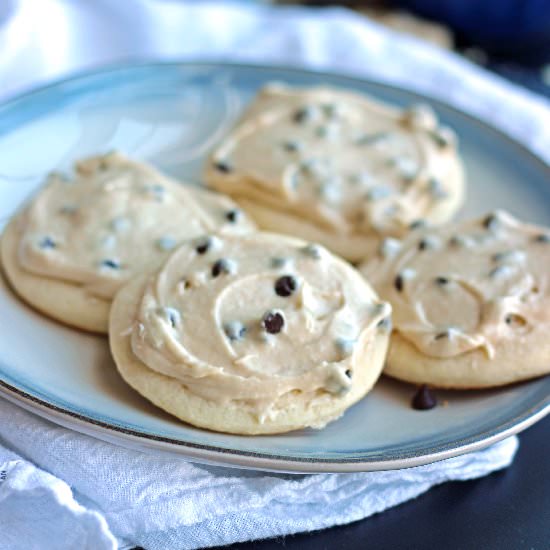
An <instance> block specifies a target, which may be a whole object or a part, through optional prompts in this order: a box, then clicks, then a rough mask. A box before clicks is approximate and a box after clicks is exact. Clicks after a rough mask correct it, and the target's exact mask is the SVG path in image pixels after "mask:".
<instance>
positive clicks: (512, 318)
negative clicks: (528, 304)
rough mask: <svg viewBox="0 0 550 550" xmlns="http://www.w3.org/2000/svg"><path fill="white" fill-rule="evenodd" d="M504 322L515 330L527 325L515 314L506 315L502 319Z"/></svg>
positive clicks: (522, 318)
mask: <svg viewBox="0 0 550 550" xmlns="http://www.w3.org/2000/svg"><path fill="white" fill-rule="evenodd" d="M504 321H505V323H506V324H507V325H513V326H514V327H515V328H521V327H524V326H525V325H526V324H527V321H526V319H525V318H524V317H522V316H521V315H517V314H516V313H508V315H506V317H505V318H504Z"/></svg>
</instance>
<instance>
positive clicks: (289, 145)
mask: <svg viewBox="0 0 550 550" xmlns="http://www.w3.org/2000/svg"><path fill="white" fill-rule="evenodd" d="M283 149H284V150H285V151H287V152H289V153H295V152H296V151H299V150H300V149H301V147H300V145H299V144H298V143H297V142H296V141H285V142H284V143H283Z"/></svg>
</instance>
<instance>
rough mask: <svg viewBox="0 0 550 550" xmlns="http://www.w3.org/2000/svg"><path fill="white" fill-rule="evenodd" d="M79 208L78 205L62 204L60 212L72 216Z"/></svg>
mask: <svg viewBox="0 0 550 550" xmlns="http://www.w3.org/2000/svg"><path fill="white" fill-rule="evenodd" d="M77 210H78V208H77V207H76V206H73V205H71V204H66V205H65V206H62V207H61V208H60V209H59V213H60V214H65V215H67V216H72V215H73V214H74V213H75V212H76V211H77Z"/></svg>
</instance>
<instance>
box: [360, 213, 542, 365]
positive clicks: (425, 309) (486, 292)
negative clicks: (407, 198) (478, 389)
mask: <svg viewBox="0 0 550 550" xmlns="http://www.w3.org/2000/svg"><path fill="white" fill-rule="evenodd" d="M362 271H363V273H364V274H365V276H367V277H368V279H369V281H371V283H372V284H373V286H374V288H375V289H376V290H377V291H378V292H379V293H380V295H381V296H382V298H383V299H385V300H388V301H389V302H391V304H392V306H393V311H394V313H393V321H394V330H395V331H396V332H397V333H399V334H400V335H401V336H402V337H403V338H404V339H406V340H407V341H408V342H410V343H412V344H413V345H414V346H415V347H416V348H417V349H418V350H419V351H421V352H422V353H424V354H425V355H428V356H431V357H441V358H443V357H445V358H449V357H455V356H458V355H461V354H463V353H466V352H469V351H472V350H475V349H477V348H479V349H483V350H485V352H486V355H487V357H488V358H494V357H495V355H496V354H497V351H498V349H499V346H500V344H502V343H503V342H505V341H510V340H515V341H517V345H518V354H520V352H519V350H520V349H521V347H522V346H527V347H528V346H537V342H539V343H540V342H542V341H544V339H546V338H548V331H549V330H550V284H549V283H550V230H548V229H545V228H541V227H536V226H532V225H526V224H523V223H521V222H519V221H517V220H516V219H514V218H513V217H512V216H510V215H509V214H507V213H505V212H502V211H497V212H495V213H493V214H490V215H487V216H486V217H484V218H482V219H477V220H473V221H468V222H461V223H457V224H453V225H449V226H446V227H444V228H439V229H437V230H436V229H433V230H430V229H424V230H421V231H417V232H414V233H413V234H411V236H410V237H408V238H407V239H406V240H404V241H403V242H398V241H394V240H391V239H386V240H385V241H383V242H382V243H381V245H380V249H379V252H378V257H377V258H374V259H372V260H371V261H369V262H368V263H366V264H365V265H364V266H363V267H362ZM525 349H527V348H525ZM520 355H521V354H520Z"/></svg>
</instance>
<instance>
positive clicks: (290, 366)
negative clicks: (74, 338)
mask: <svg viewBox="0 0 550 550" xmlns="http://www.w3.org/2000/svg"><path fill="white" fill-rule="evenodd" d="M390 313H391V308H390V306H389V304H386V303H384V302H380V301H379V300H378V298H377V297H376V295H375V294H374V292H373V291H372V289H371V288H370V287H369V285H368V284H367V283H366V282H365V281H364V280H363V278H362V277H361V275H360V274H359V273H358V272H357V271H355V270H354V269H353V268H352V267H350V266H349V265H348V264H346V263H345V262H343V261H342V260H340V259H338V258H336V257H334V256H332V254H330V253H329V252H328V251H326V250H325V249H324V248H322V247H320V246H318V245H307V244H306V243H304V242H303V241H298V240H296V239H290V238H286V237H281V236H280V235H272V234H267V233H264V234H262V233H259V234H258V233H256V234H250V235H247V236H242V237H237V236H232V235H231V236H230V235H225V236H222V235H219V234H218V235H210V236H208V237H203V238H200V239H195V240H193V241H190V242H188V243H185V244H183V245H181V247H180V248H178V249H177V250H176V251H175V252H174V253H173V254H172V255H171V256H170V258H169V259H168V260H167V261H166V263H165V264H164V265H163V266H162V268H161V269H160V270H159V271H158V272H157V273H156V274H155V275H154V276H151V277H150V278H149V280H148V281H147V283H146V284H145V287H144V289H143V291H142V294H140V300H139V306H138V308H137V313H136V318H135V319H134V322H133V324H132V327H131V329H130V330H131V336H130V338H131V349H132V352H133V353H134V355H135V356H137V358H139V360H140V361H141V362H142V363H143V364H144V365H146V366H147V367H148V368H149V369H152V370H154V371H156V372H159V373H162V374H164V375H166V376H169V377H171V378H173V379H176V380H178V381H180V382H182V383H183V384H184V386H185V388H186V391H188V392H192V393H193V394H195V395H198V396H200V397H201V398H203V399H206V400H208V401H214V402H216V403H219V404H227V403H229V402H238V403H240V404H242V405H243V406H245V407H248V408H249V409H250V410H251V411H253V412H254V413H255V414H257V415H258V417H259V418H260V419H265V418H274V417H276V416H277V400H278V399H279V398H280V397H281V396H284V395H288V394H289V393H293V394H296V397H295V398H296V399H297V400H305V401H308V402H312V401H315V400H316V399H317V398H319V397H323V396H326V395H327V394H328V395H329V396H331V397H333V398H334V399H335V400H342V402H345V400H346V396H347V395H348V392H349V391H350V388H351V387H352V386H353V384H354V376H355V374H356V369H368V368H380V367H381V365H379V366H377V367H374V366H370V365H365V364H364V360H365V359H364V358H365V357H369V354H370V352H371V350H372V348H373V346H375V345H378V346H380V345H381V344H382V343H384V342H385V343H386V344H387V340H388V338H389V325H390V323H389V316H390ZM366 389H368V388H365V389H364V390H363V392H362V393H361V392H359V394H358V395H357V396H356V397H355V399H354V400H356V399H358V398H359V397H361V396H362V395H363V394H364V392H365V391H366ZM340 413H341V411H340Z"/></svg>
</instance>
